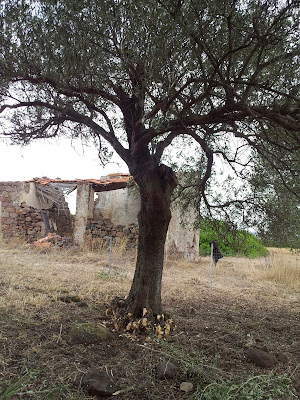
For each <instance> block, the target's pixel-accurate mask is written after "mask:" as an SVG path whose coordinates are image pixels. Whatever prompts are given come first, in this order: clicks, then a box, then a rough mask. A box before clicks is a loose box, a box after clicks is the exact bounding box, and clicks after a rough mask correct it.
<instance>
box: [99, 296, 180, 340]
mask: <svg viewBox="0 0 300 400" xmlns="http://www.w3.org/2000/svg"><path fill="white" fill-rule="evenodd" d="M105 314H106V316H107V317H108V318H109V319H110V320H111V323H112V325H113V328H114V329H115V330H116V331H117V332H118V333H119V334H124V335H126V336H128V337H130V338H138V337H143V338H145V340H146V341H147V342H150V341H151V340H152V338H155V337H157V338H158V339H167V338H168V337H169V336H170V334H171V333H172V332H173V331H174V330H175V329H176V325H175V322H174V320H173V318H172V317H171V316H170V315H169V314H168V313H162V314H159V315H156V316H154V315H153V312H152V311H151V310H148V309H147V308H146V307H144V308H143V313H142V315H141V316H140V318H136V317H134V316H133V314H132V313H130V312H129V311H128V306H126V300H125V299H121V298H119V297H117V298H115V299H114V300H113V301H112V302H111V305H110V307H109V308H107V309H106V311H105Z"/></svg>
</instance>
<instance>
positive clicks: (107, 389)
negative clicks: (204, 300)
mask: <svg viewBox="0 0 300 400" xmlns="http://www.w3.org/2000/svg"><path fill="white" fill-rule="evenodd" d="M82 385H83V387H84V388H85V389H86V391H87V392H88V393H89V394H91V395H93V396H111V395H112V394H113V393H115V392H116V391H117V390H118V388H117V387H116V385H115V383H114V382H113V381H112V379H111V378H110V377H109V376H108V375H107V373H106V372H103V371H102V370H101V369H99V368H93V369H91V371H89V372H88V373H87V374H86V375H85V376H84V377H83V379H82Z"/></svg>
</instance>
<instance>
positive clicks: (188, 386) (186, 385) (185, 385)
mask: <svg viewBox="0 0 300 400" xmlns="http://www.w3.org/2000/svg"><path fill="white" fill-rule="evenodd" d="M193 389H194V385H193V384H192V382H182V383H181V385H180V390H181V391H182V392H186V393H188V392H192V391H193Z"/></svg>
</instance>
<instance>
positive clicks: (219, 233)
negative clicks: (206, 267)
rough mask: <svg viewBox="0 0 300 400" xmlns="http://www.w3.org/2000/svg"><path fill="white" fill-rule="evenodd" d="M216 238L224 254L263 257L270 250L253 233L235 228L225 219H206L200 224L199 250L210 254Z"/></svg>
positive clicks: (203, 253)
mask: <svg viewBox="0 0 300 400" xmlns="http://www.w3.org/2000/svg"><path fill="white" fill-rule="evenodd" d="M212 240H214V241H215V242H216V243H217V244H218V247H219V249H220V251H221V253H222V254H223V255H224V256H229V255H230V256H237V255H239V256H244V257H262V256H266V255H267V254H268V250H267V249H266V248H265V247H264V246H263V245H262V244H261V242H260V241H259V239H258V238H257V237H255V236H254V235H252V234H251V233H249V232H247V231H243V230H239V229H235V228H234V227H232V226H231V225H229V224H228V223H226V222H224V221H210V220H204V221H202V223H201V224H200V236H199V251H200V254H201V255H203V256H207V255H209V254H210V242H211V241H212Z"/></svg>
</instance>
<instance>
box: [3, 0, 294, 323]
mask: <svg viewBox="0 0 300 400" xmlns="http://www.w3.org/2000/svg"><path fill="white" fill-rule="evenodd" d="M298 17H299V16H298V1H296V0H294V1H293V0H283V1H281V2H279V1H276V0H262V1H256V0H233V1H227V0H226V1H225V0H224V1H223V0H222V1H216V0H215V1H211V0H209V1H208V0H204V1H201V2H200V1H199V2H196V1H193V0H180V1H176V2H174V1H173V0H172V1H170V0H157V1H149V0H135V1H131V0H101V1H99V0H95V1H89V0H81V1H79V0H69V1H60V0H56V1H55V0H35V1H32V0H24V1H19V0H6V1H5V2H3V3H2V9H1V12H0V46H1V58H0V82H1V83H0V96H1V108H0V113H1V116H2V120H5V121H6V122H5V123H3V125H2V128H3V135H4V136H7V137H10V138H11V139H12V140H13V141H14V142H16V143H28V142H30V141H32V140H34V139H40V138H51V137H56V136H59V135H67V136H70V137H84V138H85V139H87V140H94V141H95V145H97V146H98V149H99V154H100V156H101V157H102V160H103V161H105V160H106V158H107V156H108V155H109V149H111V148H112V149H113V150H114V151H115V152H116V153H117V154H118V155H119V156H120V157H121V158H122V159H123V160H124V161H125V162H126V164H127V165H128V168H129V171H130V173H131V174H132V176H133V177H134V179H135V181H136V183H137V185H138V187H139V191H140V196H141V210H140V212H139V217H138V218H139V243H138V256H137V263H136V270H135V275H134V279H133V283H132V286H131V290H130V293H129V295H128V297H127V299H126V305H127V308H128V310H130V311H131V312H132V313H133V314H134V315H136V316H137V315H140V314H141V313H142V309H143V307H146V308H147V309H149V310H152V312H153V314H154V315H155V314H158V313H160V312H161V279H162V272H163V262H164V244H165V239H166V234H167V230H168V225H169V221H170V218H171V212H170V203H171V196H172V193H173V191H174V189H175V188H176V185H177V179H176V176H175V173H174V171H173V170H172V168H171V167H170V166H167V165H166V164H164V163H163V162H162V158H163V155H164V153H165V152H166V151H167V149H168V148H170V147H173V145H174V144H175V143H176V142H177V143H179V142H180V143H181V146H183V147H185V146H187V147H189V146H190V143H191V141H192V142H194V143H196V144H197V145H198V147H199V149H200V151H201V154H202V159H204V160H205V164H206V165H205V169H204V170H203V171H202V172H200V173H199V174H198V175H197V182H196V184H197V191H198V192H199V193H200V203H201V204H200V203H199V205H200V206H201V205H202V204H204V205H205V206H206V207H207V208H208V209H211V210H212V209H213V207H214V206H216V207H218V208H220V207H221V206H224V205H227V206H230V204H233V203H234V202H236V203H239V202H240V200H239V199H233V200H230V202H227V204H223V205H221V204H220V202H218V203H217V204H212V203H211V201H210V197H209V196H208V194H207V192H206V188H207V182H208V180H209V178H210V176H211V174H212V171H213V166H214V162H215V160H216V157H218V158H222V159H223V160H224V162H225V163H228V164H229V165H231V166H232V168H233V169H234V170H235V171H236V172H237V173H241V171H242V170H243V169H244V168H245V167H246V166H248V165H249V162H250V161H249V159H248V154H249V151H248V152H245V149H246V148H252V149H254V151H256V152H258V153H259V154H260V155H261V156H262V157H264V159H265V160H266V161H268V160H269V159H271V158H272V155H273V153H276V152H277V151H278V149H279V150H280V148H282V147H284V148H285V149H287V150H289V151H291V152H292V151H293V150H294V149H295V148H299V119H300V112H299V79H298V77H299V63H298V61H299V42H298V35H297V29H298ZM7 121H10V124H8V122H7ZM182 138H183V139H182ZM185 140H187V141H188V144H185ZM203 157H204V158H203ZM202 164H203V163H202ZM280 168H284V169H285V170H286V171H287V170H288V169H289V166H288V165H282V166H281V167H280Z"/></svg>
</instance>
